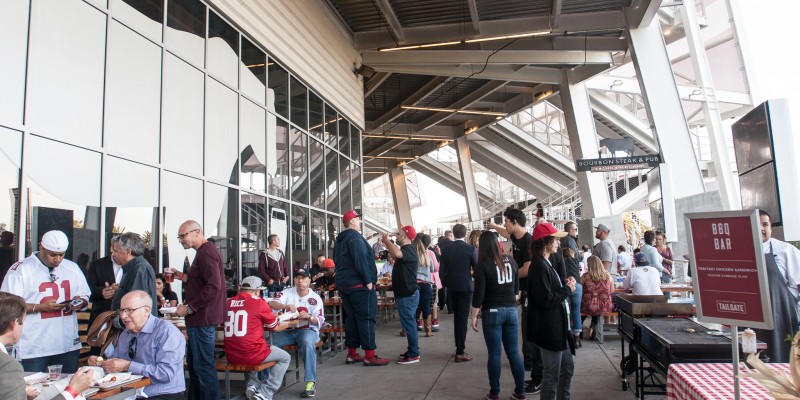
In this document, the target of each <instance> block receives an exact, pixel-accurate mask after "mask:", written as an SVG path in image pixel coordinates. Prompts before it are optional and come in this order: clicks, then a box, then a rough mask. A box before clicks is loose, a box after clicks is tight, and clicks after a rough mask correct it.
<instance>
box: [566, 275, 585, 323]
mask: <svg viewBox="0 0 800 400" xmlns="http://www.w3.org/2000/svg"><path fill="white" fill-rule="evenodd" d="M581 297H583V286H581V284H580V283H577V282H575V290H573V291H572V294H571V295H569V312H570V317H571V318H572V333H574V334H576V335H577V334H580V333H581V331H583V327H582V319H581Z"/></svg>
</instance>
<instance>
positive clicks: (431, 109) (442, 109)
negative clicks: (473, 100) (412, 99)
mask: <svg viewBox="0 0 800 400" xmlns="http://www.w3.org/2000/svg"><path fill="white" fill-rule="evenodd" d="M400 108H401V109H403V110H420V111H434V112H449V113H459V114H471V115H491V116H493V117H505V116H507V115H508V113H504V112H495V111H478V110H459V109H456V108H439V107H418V106H400Z"/></svg>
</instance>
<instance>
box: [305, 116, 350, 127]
mask: <svg viewBox="0 0 800 400" xmlns="http://www.w3.org/2000/svg"><path fill="white" fill-rule="evenodd" d="M340 119H342V117H336V118H334V119H332V120H330V121H328V122H323V123H321V124H317V125H314V126H312V127H310V128H308V130H312V129H317V128H320V127H322V126H325V125H328V124H332V123H334V122H337V121H339V120H340Z"/></svg>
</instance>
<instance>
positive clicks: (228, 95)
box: [205, 78, 239, 184]
mask: <svg viewBox="0 0 800 400" xmlns="http://www.w3.org/2000/svg"><path fill="white" fill-rule="evenodd" d="M207 82H208V87H207V88H206V143H205V156H206V164H205V175H206V178H213V179H217V180H220V181H223V182H228V183H233V184H236V183H239V171H238V169H239V168H238V162H239V149H238V148H237V147H238V144H237V136H238V135H237V133H238V130H237V125H238V117H237V115H238V95H237V94H236V92H234V91H232V90H230V89H228V88H227V87H225V86H224V85H222V84H221V83H219V82H217V81H216V80H214V79H211V78H208V81H207Z"/></svg>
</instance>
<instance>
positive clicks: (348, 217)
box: [342, 210, 361, 224]
mask: <svg viewBox="0 0 800 400" xmlns="http://www.w3.org/2000/svg"><path fill="white" fill-rule="evenodd" d="M360 217H361V215H360V214H358V213H356V212H355V210H350V211H348V212H346V213H344V215H343V216H342V223H345V224H346V223H348V222H350V220H351V219H353V218H360Z"/></svg>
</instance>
